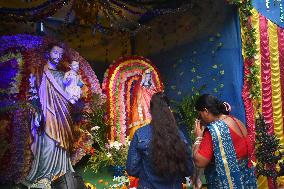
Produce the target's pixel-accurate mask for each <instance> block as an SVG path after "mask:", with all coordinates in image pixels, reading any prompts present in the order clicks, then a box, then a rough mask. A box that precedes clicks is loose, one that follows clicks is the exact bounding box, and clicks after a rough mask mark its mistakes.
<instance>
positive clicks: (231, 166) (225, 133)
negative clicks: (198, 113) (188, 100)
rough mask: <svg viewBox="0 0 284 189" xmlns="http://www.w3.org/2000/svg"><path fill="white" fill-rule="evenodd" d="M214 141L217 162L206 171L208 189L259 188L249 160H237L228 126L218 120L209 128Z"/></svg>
mask: <svg viewBox="0 0 284 189" xmlns="http://www.w3.org/2000/svg"><path fill="white" fill-rule="evenodd" d="M207 127H208V129H209V131H210V134H211V136H212V140H213V148H214V157H215V162H214V163H213V164H210V165H209V166H208V167H207V168H206V169H205V177H206V181H207V186H208V189H215V188H216V189H217V188H218V189H228V188H230V189H233V188H237V189H254V188H257V185H256V177H255V175H254V170H253V169H251V168H248V160H247V159H245V160H237V157H236V152H235V149H234V146H233V142H232V138H231V135H230V131H229V127H228V125H227V124H226V123H225V122H224V121H222V120H218V121H215V122H213V123H211V124H210V125H208V126H207Z"/></svg>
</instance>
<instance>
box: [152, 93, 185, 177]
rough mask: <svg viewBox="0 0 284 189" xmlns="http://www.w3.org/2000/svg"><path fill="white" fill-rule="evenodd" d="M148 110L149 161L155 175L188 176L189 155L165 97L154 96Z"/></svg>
mask: <svg viewBox="0 0 284 189" xmlns="http://www.w3.org/2000/svg"><path fill="white" fill-rule="evenodd" d="M150 109H151V115H152V121H151V125H152V127H153V137H152V142H151V154H152V156H151V159H152V163H153V165H154V168H155V170H156V172H157V174H158V175H160V176H175V175H182V176H188V175H187V174H188V171H189V170H187V169H188V168H187V167H188V166H187V162H188V161H189V154H188V153H187V150H186V146H185V143H184V142H183V141H182V139H181V137H180V135H179V131H178V127H177V125H176V121H175V118H174V115H173V114H172V112H171V110H170V108H169V101H168V99H167V98H166V96H165V95H164V94H163V93H161V92H159V93H156V94H154V95H153V96H152V99H151V103H150Z"/></svg>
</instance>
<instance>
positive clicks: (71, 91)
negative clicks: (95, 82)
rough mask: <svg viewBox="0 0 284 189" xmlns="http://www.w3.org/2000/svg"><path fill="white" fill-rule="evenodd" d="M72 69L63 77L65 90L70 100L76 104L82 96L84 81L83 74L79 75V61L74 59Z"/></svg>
mask: <svg viewBox="0 0 284 189" xmlns="http://www.w3.org/2000/svg"><path fill="white" fill-rule="evenodd" d="M70 69H71V70H70V71H68V72H66V73H65V75H64V78H63V83H64V85H65V92H66V93H67V94H68V95H69V101H70V102H71V103H72V104H75V103H76V102H77V101H78V100H79V98H80V97H81V94H82V90H81V88H82V87H83V85H84V83H83V81H82V78H81V75H79V73H78V71H79V62H77V61H72V63H71V65H70Z"/></svg>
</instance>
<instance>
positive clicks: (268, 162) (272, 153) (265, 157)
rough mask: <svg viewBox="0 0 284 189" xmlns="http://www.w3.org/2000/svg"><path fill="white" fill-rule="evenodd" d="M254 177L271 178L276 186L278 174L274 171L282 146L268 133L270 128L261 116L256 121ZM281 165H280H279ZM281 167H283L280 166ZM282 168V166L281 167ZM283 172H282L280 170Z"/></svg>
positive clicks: (280, 155) (279, 158)
mask: <svg viewBox="0 0 284 189" xmlns="http://www.w3.org/2000/svg"><path fill="white" fill-rule="evenodd" d="M255 130H256V144H255V146H256V150H255V155H256V157H257V162H256V175H257V176H258V177H259V176H260V175H262V176H265V177H268V178H271V179H272V182H273V184H274V187H275V188H276V186H277V183H276V181H277V177H278V176H280V174H279V173H280V172H279V171H278V170H276V165H277V164H279V163H280V162H279V161H280V160H281V157H282V153H281V151H280V150H282V149H283V148H282V146H280V144H279V139H277V138H276V136H275V135H274V133H271V132H269V130H270V126H269V125H268V124H267V123H266V122H265V119H264V117H263V116H262V115H259V118H258V119H256V125H255ZM280 165H282V164H280ZM282 166H283V165H282ZM283 167H284V166H283ZM282 171H283V170H282Z"/></svg>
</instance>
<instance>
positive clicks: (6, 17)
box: [0, 0, 68, 22]
mask: <svg viewBox="0 0 284 189" xmlns="http://www.w3.org/2000/svg"><path fill="white" fill-rule="evenodd" d="M67 2H68V0H48V1H45V2H44V3H42V4H40V5H38V6H36V7H32V8H7V7H1V8H0V17H1V21H2V22H37V21H40V20H42V19H44V18H47V17H49V16H52V15H53V14H54V13H55V12H56V11H57V10H59V9H60V8H62V7H63V6H64V5H66V4H67Z"/></svg>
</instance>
